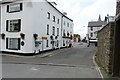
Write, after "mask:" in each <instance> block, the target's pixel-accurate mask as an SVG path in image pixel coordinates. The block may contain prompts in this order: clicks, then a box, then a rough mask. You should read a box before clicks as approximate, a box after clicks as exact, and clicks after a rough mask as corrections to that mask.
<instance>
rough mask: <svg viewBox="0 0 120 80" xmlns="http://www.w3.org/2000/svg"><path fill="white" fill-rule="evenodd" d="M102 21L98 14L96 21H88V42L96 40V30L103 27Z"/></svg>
mask: <svg viewBox="0 0 120 80" xmlns="http://www.w3.org/2000/svg"><path fill="white" fill-rule="evenodd" d="M103 25H104V21H101V17H100V16H99V18H98V21H90V22H88V34H87V40H88V42H93V43H94V42H97V32H98V31H99V30H101V29H102V28H103Z"/></svg>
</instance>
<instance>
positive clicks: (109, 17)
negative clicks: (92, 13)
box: [105, 15, 115, 25]
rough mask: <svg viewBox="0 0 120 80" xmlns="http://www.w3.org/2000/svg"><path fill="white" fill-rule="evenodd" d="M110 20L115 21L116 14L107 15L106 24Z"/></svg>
mask: <svg viewBox="0 0 120 80" xmlns="http://www.w3.org/2000/svg"><path fill="white" fill-rule="evenodd" d="M109 22H115V16H109V15H107V16H105V25H106V24H108V23H109Z"/></svg>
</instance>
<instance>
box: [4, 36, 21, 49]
mask: <svg viewBox="0 0 120 80" xmlns="http://www.w3.org/2000/svg"><path fill="white" fill-rule="evenodd" d="M6 48H7V49H11V50H20V38H6Z"/></svg>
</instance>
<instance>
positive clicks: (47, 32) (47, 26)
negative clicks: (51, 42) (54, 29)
mask: <svg viewBox="0 0 120 80" xmlns="http://www.w3.org/2000/svg"><path fill="white" fill-rule="evenodd" d="M47 35H49V25H47Z"/></svg>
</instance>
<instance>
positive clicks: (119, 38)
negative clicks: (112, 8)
mask: <svg viewBox="0 0 120 80" xmlns="http://www.w3.org/2000/svg"><path fill="white" fill-rule="evenodd" d="M115 23H116V26H115V45H114V62H113V63H114V67H113V75H114V76H119V77H120V50H119V49H120V0H117V6H116V19H115Z"/></svg>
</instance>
